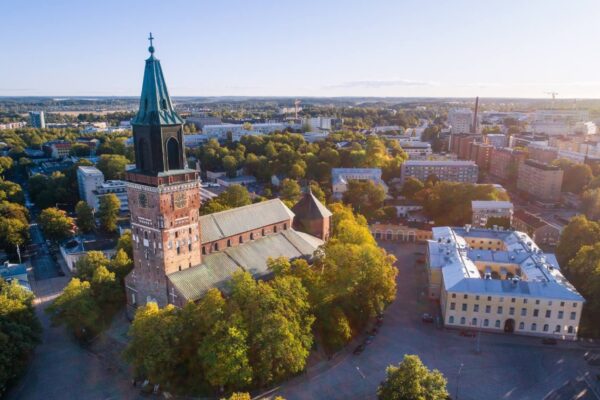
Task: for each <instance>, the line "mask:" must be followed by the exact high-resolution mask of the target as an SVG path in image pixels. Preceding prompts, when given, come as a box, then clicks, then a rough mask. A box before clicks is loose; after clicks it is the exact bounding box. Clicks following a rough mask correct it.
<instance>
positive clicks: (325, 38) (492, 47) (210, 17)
mask: <svg viewBox="0 0 600 400" xmlns="http://www.w3.org/2000/svg"><path fill="white" fill-rule="evenodd" d="M376 3H377V4H371V3H370V4H368V5H367V4H362V3H360V2H357V1H354V2H344V3H340V2H336V1H331V2H327V3H325V4H320V3H316V2H311V1H309V2H308V3H303V4H289V5H287V4H286V5H285V6H282V5H280V4H278V3H276V2H273V1H268V0H265V1H262V2H259V3H253V4H252V5H249V4H245V3H243V2H240V1H226V2H220V3H218V4H216V3H214V4H211V3H200V4H197V3H188V2H178V3H176V4H175V5H172V4H162V3H159V2H150V4H149V5H148V4H147V2H145V3H142V2H131V3H127V4H126V5H121V4H118V3H117V2H115V1H108V2H103V3H102V4H101V5H100V4H96V5H83V4H78V3H76V2H72V1H64V2H61V3H60V4H52V5H49V4H44V3H42V2H35V1H34V2H29V3H26V4H25V3H23V4H10V7H9V4H7V3H5V4H3V5H0V12H2V14H3V15H5V16H6V18H5V22H4V23H3V24H2V26H1V27H0V34H2V35H3V36H4V37H10V38H11V40H10V41H5V43H3V45H2V51H3V53H4V54H9V55H13V57H12V58H11V62H5V63H2V65H0V76H3V77H10V80H8V79H7V80H4V81H2V82H0V96H138V95H139V93H138V90H139V89H138V88H137V86H136V84H135V83H136V81H135V79H132V78H133V77H135V76H136V74H135V72H136V70H137V69H138V68H139V67H140V65H141V63H142V60H143V58H145V57H147V54H148V53H147V52H145V51H144V50H145V48H146V47H147V45H148V44H147V39H146V38H147V37H148V33H149V31H152V32H153V34H154V36H155V37H156V41H155V47H156V55H157V57H158V58H159V59H160V58H164V59H165V60H167V61H166V62H165V65H164V66H163V68H164V69H165V70H166V73H167V75H168V76H169V77H170V82H169V86H170V87H171V88H172V89H171V91H172V95H173V96H174V97H182V96H256V97H261V96H264V97H271V96H273V97H277V96H286V97H287V96H290V97H294V96H299V97H311V96H314V97H347V96H361V97H362V96H364V97H366V96H374V97H473V96H476V95H480V96H482V97H521V98H549V94H548V92H558V98H598V97H600V80H599V79H597V78H596V73H595V71H596V70H597V69H598V67H599V66H600V59H599V58H598V56H597V55H595V52H594V51H592V50H593V48H594V38H595V35H594V32H595V21H594V16H595V15H598V11H600V4H598V3H597V2H593V1H587V0H582V1H578V2H576V4H574V5H573V6H571V7H569V8H565V7H564V2H562V1H550V2H542V1H531V2H527V4H519V7H518V10H519V12H518V13H515V11H514V10H515V4H516V2H514V1H507V2H503V3H501V4H496V5H494V7H493V8H492V7H491V6H490V5H489V4H485V5H484V4H480V3H477V2H474V1H459V2H452V3H451V4H450V3H448V4H446V3H443V2H439V1H429V2H427V4H425V5H424V4H423V3H422V2H415V1H403V2H388V1H378V2H376ZM423 10H426V12H424V11H423ZM133 16H135V17H133ZM158 16H160V17H161V18H157V17H158ZM59 20H60V21H63V22H62V23H58V24H57V21H59ZM172 21H178V23H177V24H173V23H172ZM27 24H33V25H36V26H38V27H41V29H35V30H27V29H22V26H26V25H27ZM561 25H563V26H569V29H568V30H565V29H561V28H560V26H561ZM15 32H17V33H16V34H15ZM65 43H67V45H65ZM516 44H518V45H516ZM103 59H104V61H103ZM40 60H43V63H44V67H43V68H40ZM450 66H453V67H450ZM573 71H577V74H574V73H573Z"/></svg>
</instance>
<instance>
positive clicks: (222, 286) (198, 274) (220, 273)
mask: <svg viewBox="0 0 600 400" xmlns="http://www.w3.org/2000/svg"><path fill="white" fill-rule="evenodd" d="M323 243H324V242H323V241H322V240H320V239H318V238H316V237H313V236H310V235H308V234H306V233H302V232H297V231H295V230H293V229H287V230H284V231H281V232H279V233H277V234H274V235H269V236H265V237H262V238H260V239H257V240H253V241H250V242H246V243H245V244H242V245H239V246H235V247H229V248H226V249H225V250H224V251H222V252H218V253H212V254H209V255H206V256H203V257H202V264H200V265H199V266H196V267H192V268H189V269H185V270H183V271H177V272H174V273H172V274H170V275H169V280H170V281H171V283H172V284H173V286H175V287H176V288H177V290H178V291H179V292H180V293H181V294H182V295H183V296H184V297H185V298H186V299H187V300H192V301H194V300H198V299H200V298H201V297H202V296H204V295H205V294H206V292H208V290H210V289H211V288H217V289H219V290H222V291H225V292H227V282H228V281H229V280H230V279H231V277H232V276H233V274H234V273H235V272H237V271H248V272H249V273H251V274H252V276H253V277H255V278H257V279H258V278H263V277H266V276H268V275H269V273H270V271H269V270H268V267H267V261H268V259H269V258H277V257H285V258H288V259H295V258H300V257H311V256H312V254H313V253H314V251H315V250H316V249H317V247H319V246H320V245H322V244H323Z"/></svg>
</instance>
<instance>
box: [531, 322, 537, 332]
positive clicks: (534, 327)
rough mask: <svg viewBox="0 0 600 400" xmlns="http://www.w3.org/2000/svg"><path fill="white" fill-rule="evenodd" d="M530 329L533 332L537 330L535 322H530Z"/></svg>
mask: <svg viewBox="0 0 600 400" xmlns="http://www.w3.org/2000/svg"><path fill="white" fill-rule="evenodd" d="M531 330H532V331H534V332H535V331H536V330H537V324H536V323H535V322H534V323H533V324H531Z"/></svg>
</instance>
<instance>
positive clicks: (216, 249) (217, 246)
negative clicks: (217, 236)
mask: <svg viewBox="0 0 600 400" xmlns="http://www.w3.org/2000/svg"><path fill="white" fill-rule="evenodd" d="M214 247H215V251H219V243H215V246H214Z"/></svg>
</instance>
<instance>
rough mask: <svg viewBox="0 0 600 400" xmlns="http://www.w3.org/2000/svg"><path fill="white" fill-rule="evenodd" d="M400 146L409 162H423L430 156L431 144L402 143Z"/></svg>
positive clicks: (417, 142)
mask: <svg viewBox="0 0 600 400" xmlns="http://www.w3.org/2000/svg"><path fill="white" fill-rule="evenodd" d="M400 146H401V147H402V150H404V151H405V152H406V154H408V158H409V159H411V160H425V159H427V158H428V157H429V156H430V155H431V154H432V151H431V144H430V143H428V142H419V141H402V142H400Z"/></svg>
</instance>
